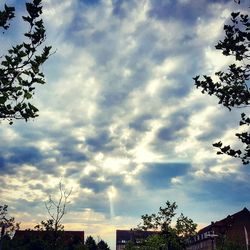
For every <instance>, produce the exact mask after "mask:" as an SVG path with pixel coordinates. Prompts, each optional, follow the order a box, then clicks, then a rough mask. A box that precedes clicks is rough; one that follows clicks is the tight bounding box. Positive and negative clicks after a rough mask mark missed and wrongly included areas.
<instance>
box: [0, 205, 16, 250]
mask: <svg viewBox="0 0 250 250" xmlns="http://www.w3.org/2000/svg"><path fill="white" fill-rule="evenodd" d="M18 229H19V223H16V222H15V218H14V217H10V216H9V215H8V205H0V230H1V234H0V250H2V245H3V242H4V240H5V239H6V238H9V237H10V236H11V234H13V233H14V232H15V231H16V230H18Z"/></svg>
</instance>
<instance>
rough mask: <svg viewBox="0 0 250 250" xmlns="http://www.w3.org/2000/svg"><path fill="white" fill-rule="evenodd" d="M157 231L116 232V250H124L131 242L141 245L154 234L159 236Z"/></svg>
mask: <svg viewBox="0 0 250 250" xmlns="http://www.w3.org/2000/svg"><path fill="white" fill-rule="evenodd" d="M158 233H159V232H156V231H139V230H132V229H131V230H116V250H122V249H124V248H125V245H126V244H127V243H128V242H129V241H131V242H133V243H135V244H137V245H140V244H141V243H142V242H143V240H145V239H146V238H147V237H148V236H150V235H153V234H158Z"/></svg>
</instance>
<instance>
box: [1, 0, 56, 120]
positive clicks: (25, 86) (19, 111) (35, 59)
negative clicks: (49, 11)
mask: <svg viewBox="0 0 250 250" xmlns="http://www.w3.org/2000/svg"><path fill="white" fill-rule="evenodd" d="M26 11H27V16H23V17H22V19H23V21H24V22H25V23H27V24H28V31H27V32H26V33H24V37H25V41H24V42H22V43H20V44H17V45H15V46H12V47H11V48H10V49H9V50H8V52H7V53H6V55H2V56H1V57H0V119H7V120H8V121H9V122H10V124H12V123H13V119H24V120H25V121H27V120H28V119H30V118H35V117H36V116H38V109H37V108H36V107H35V106H34V105H32V104H31V103H30V100H31V98H32V97H33V95H34V90H35V85H36V84H44V83H45V79H44V74H43V72H42V71H41V65H42V64H43V63H44V62H45V61H46V60H47V59H48V57H49V56H50V50H51V46H44V47H43V48H41V46H42V45H43V43H44V42H45V39H46V34H45V28H44V25H43V20H42V19H41V14H42V5H41V0H33V1H32V2H30V3H26ZM14 17H15V8H14V7H9V6H7V5H5V6H4V10H3V11H0V29H3V30H4V31H7V30H8V29H9V28H10V21H11V19H13V18H14ZM3 33H5V32H3Z"/></svg>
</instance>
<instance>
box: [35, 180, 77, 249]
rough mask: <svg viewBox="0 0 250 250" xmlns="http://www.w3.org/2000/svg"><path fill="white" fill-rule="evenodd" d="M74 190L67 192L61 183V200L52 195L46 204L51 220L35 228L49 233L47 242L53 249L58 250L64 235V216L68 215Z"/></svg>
mask: <svg viewBox="0 0 250 250" xmlns="http://www.w3.org/2000/svg"><path fill="white" fill-rule="evenodd" d="M71 192H72V188H71V189H70V191H67V190H65V188H64V187H63V184H62V182H60V183H59V198H58V199H56V198H55V199H54V198H53V197H52V195H49V199H48V201H47V202H45V207H46V209H47V212H48V214H49V217H50V218H49V219H48V220H46V221H41V223H40V224H38V225H36V226H35V229H36V230H39V231H46V232H47V234H46V235H47V241H48V243H49V245H50V246H51V247H52V248H55V249H57V247H58V242H59V241H60V238H61V236H62V234H63V229H64V226H63V224H62V223H61V222H62V219H63V216H64V215H65V214H66V212H67V211H66V207H67V205H68V204H69V203H70V202H69V197H70V195H71Z"/></svg>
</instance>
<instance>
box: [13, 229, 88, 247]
mask: <svg viewBox="0 0 250 250" xmlns="http://www.w3.org/2000/svg"><path fill="white" fill-rule="evenodd" d="M53 236H54V231H36V230H17V231H16V232H15V235H14V237H13V239H14V241H17V242H23V243H24V244H27V243H30V242H31V241H34V240H43V241H50V240H51V239H52V238H53ZM57 241H58V242H60V244H64V245H72V244H78V243H84V231H58V236H57Z"/></svg>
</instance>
